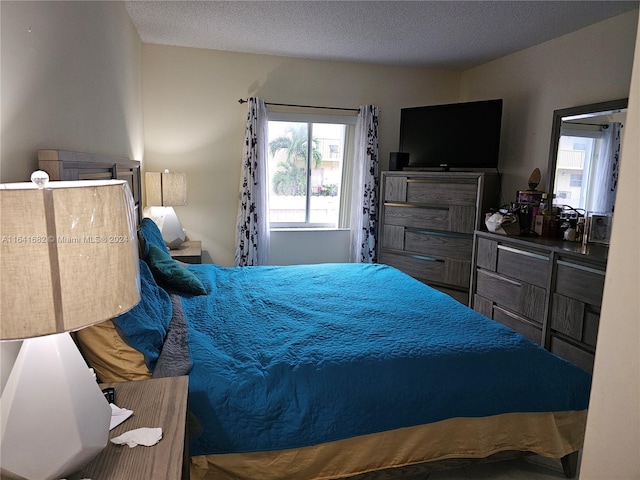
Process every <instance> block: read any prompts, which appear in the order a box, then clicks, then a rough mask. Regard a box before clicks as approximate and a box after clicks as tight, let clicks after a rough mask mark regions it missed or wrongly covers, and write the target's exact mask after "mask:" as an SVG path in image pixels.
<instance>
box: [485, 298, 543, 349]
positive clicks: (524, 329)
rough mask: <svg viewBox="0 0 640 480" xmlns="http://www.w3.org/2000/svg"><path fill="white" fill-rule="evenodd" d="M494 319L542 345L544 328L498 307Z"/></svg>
mask: <svg viewBox="0 0 640 480" xmlns="http://www.w3.org/2000/svg"><path fill="white" fill-rule="evenodd" d="M493 319H494V320H496V321H498V322H500V323H502V324H503V325H506V326H507V327H509V328H511V329H512V330H515V331H516V332H518V333H519V334H521V335H523V336H525V337H527V338H528V339H529V340H531V341H532V342H536V343H537V344H538V345H542V326H541V325H538V324H536V323H534V322H531V321H529V320H527V319H526V318H524V317H522V316H520V315H517V314H515V313H513V312H510V311H508V310H505V309H504V308H501V307H499V306H497V305H495V306H494V307H493Z"/></svg>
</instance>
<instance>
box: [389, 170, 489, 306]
mask: <svg viewBox="0 0 640 480" xmlns="http://www.w3.org/2000/svg"><path fill="white" fill-rule="evenodd" d="M498 186H499V180H498V175H497V174H495V173H485V172H407V171H402V172H383V173H382V190H381V195H380V198H381V199H382V202H381V207H380V218H381V222H380V231H379V240H380V241H379V252H378V260H379V262H380V263H384V264H387V265H391V266H394V267H396V268H398V269H400V270H402V271H404V272H405V273H407V274H409V275H411V276H412V277H414V278H416V279H418V280H420V281H422V282H424V283H427V284H428V285H431V286H433V287H434V288H437V289H439V290H442V291H444V292H445V293H448V294H449V295H451V296H452V297H454V298H456V299H457V300H459V301H460V302H462V303H464V304H465V305H467V304H468V303H469V285H470V277H471V257H472V251H473V232H474V230H476V229H477V228H479V226H480V225H481V222H483V220H484V213H483V212H485V211H488V209H489V208H490V207H492V206H495V205H496V203H497V192H498Z"/></svg>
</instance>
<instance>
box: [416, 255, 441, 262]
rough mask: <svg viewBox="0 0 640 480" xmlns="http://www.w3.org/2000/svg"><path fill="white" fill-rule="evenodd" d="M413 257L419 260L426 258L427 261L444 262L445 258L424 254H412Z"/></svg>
mask: <svg viewBox="0 0 640 480" xmlns="http://www.w3.org/2000/svg"><path fill="white" fill-rule="evenodd" d="M411 257H412V258H415V259H418V260H425V261H427V262H443V263H444V260H442V259H441V258H433V257H424V256H422V255H411Z"/></svg>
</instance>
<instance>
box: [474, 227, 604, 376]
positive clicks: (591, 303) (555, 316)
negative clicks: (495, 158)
mask: <svg viewBox="0 0 640 480" xmlns="http://www.w3.org/2000/svg"><path fill="white" fill-rule="evenodd" d="M607 252H608V249H607V247H605V246H601V245H589V246H588V247H587V248H586V249H584V250H583V248H582V245H581V244H580V243H577V242H563V241H556V240H548V239H533V238H519V237H506V236H503V235H496V234H492V233H488V232H481V231H476V232H475V236H474V252H473V275H472V283H471V290H472V291H471V293H472V295H471V306H472V308H473V309H474V310H477V311H478V312H480V313H482V314H484V315H486V316H487V317H489V318H492V319H494V320H496V321H498V322H500V323H503V324H505V325H507V326H509V327H511V328H512V329H514V330H516V331H518V332H520V333H522V334H523V335H524V336H526V337H528V338H529V339H531V340H533V341H535V342H536V343H538V344H540V345H542V346H544V347H545V348H546V349H548V350H550V351H552V352H554V353H556V354H558V355H559V356H561V357H563V358H565V359H567V360H569V361H571V362H572V363H574V364H576V365H578V366H579V367H581V368H582V369H584V370H587V371H589V372H591V371H592V370H593V361H594V356H595V348H596V340H597V334H598V324H599V320H600V308H601V305H602V293H603V289H604V278H605V272H606V265H607Z"/></svg>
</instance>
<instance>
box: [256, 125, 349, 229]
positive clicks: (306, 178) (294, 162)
mask: <svg viewBox="0 0 640 480" xmlns="http://www.w3.org/2000/svg"><path fill="white" fill-rule="evenodd" d="M345 132H346V126H345V125H344V124H335V123H314V122H301V121H295V122H294V121H274V120H271V121H269V152H268V176H269V214H270V222H271V227H275V228H278V227H281V228H283V227H289V228H290V227H304V228H313V227H321V228H335V227H337V226H338V223H339V217H340V197H341V193H342V192H341V190H342V189H341V181H342V169H343V163H344V162H343V160H344V151H345Z"/></svg>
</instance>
